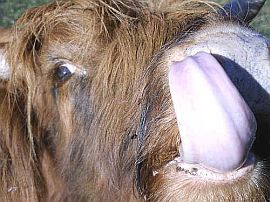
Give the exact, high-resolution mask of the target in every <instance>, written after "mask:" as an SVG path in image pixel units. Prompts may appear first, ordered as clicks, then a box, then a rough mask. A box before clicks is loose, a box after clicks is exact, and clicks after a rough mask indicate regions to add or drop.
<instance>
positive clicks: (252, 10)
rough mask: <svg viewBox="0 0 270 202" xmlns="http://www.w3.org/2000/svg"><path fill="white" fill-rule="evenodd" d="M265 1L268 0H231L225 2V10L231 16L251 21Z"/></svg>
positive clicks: (247, 21)
mask: <svg viewBox="0 0 270 202" xmlns="http://www.w3.org/2000/svg"><path fill="white" fill-rule="evenodd" d="M265 1H266V0H231V1H230V2H229V3H227V4H225V6H224V10H223V11H225V12H226V14H227V15H229V16H233V17H235V18H237V19H239V20H240V21H243V22H246V23H249V22H251V21H252V19H253V18H255V17H256V15H257V14H258V13H259V11H260V10H261V8H262V6H263V5H264V3H265Z"/></svg>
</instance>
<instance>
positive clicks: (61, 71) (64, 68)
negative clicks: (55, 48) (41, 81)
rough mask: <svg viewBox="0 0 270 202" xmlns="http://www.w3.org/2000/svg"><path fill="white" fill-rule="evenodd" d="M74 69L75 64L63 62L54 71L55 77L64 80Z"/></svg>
mask: <svg viewBox="0 0 270 202" xmlns="http://www.w3.org/2000/svg"><path fill="white" fill-rule="evenodd" d="M75 71H76V66H74V65H72V64H68V63H63V64H60V65H58V67H57V68H56V71H55V78H56V79H57V80H58V81H65V80H66V79H68V78H70V77H71V76H72V74H73V73H74V72H75Z"/></svg>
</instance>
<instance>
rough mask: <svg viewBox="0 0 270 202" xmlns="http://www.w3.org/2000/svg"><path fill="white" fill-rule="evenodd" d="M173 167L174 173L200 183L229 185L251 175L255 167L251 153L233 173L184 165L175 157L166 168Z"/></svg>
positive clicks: (196, 165)
mask: <svg viewBox="0 0 270 202" xmlns="http://www.w3.org/2000/svg"><path fill="white" fill-rule="evenodd" d="M172 165H173V166H174V167H175V172H176V173H179V174H180V175H185V176H187V177H188V178H190V177H191V178H196V179H197V180H201V181H202V182H210V183H211V182H214V183H229V182H233V181H236V180H238V179H241V178H244V177H246V176H247V175H249V174H251V173H252V172H253V170H254V168H255V165H256V158H255V156H254V154H253V153H251V152H250V153H249V155H248V157H247V159H246V161H245V163H244V164H243V165H242V167H240V168H238V169H235V170H233V171H229V172H225V173H222V172H220V171H218V170H215V169H213V168H210V167H205V166H204V165H201V164H190V163H185V162H184V161H183V159H182V158H181V157H176V158H175V159H174V160H172V161H171V162H169V164H168V165H167V166H172Z"/></svg>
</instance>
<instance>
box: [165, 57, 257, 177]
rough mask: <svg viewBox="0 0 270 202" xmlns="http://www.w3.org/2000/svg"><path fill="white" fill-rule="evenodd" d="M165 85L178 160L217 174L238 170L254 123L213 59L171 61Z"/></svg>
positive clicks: (251, 116) (245, 155)
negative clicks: (175, 126) (173, 117)
mask: <svg viewBox="0 0 270 202" xmlns="http://www.w3.org/2000/svg"><path fill="white" fill-rule="evenodd" d="M169 85H170V92H171V96H172V100H173V103H174V109H175V113H176V117H177V122H178V126H179V131H180V135H181V147H182V148H181V150H182V158H183V161H184V162H185V163H190V164H200V165H203V166H205V167H207V168H209V169H212V170H215V171H217V172H222V173H225V172H230V171H233V170H236V169H237V168H240V167H241V166H242V165H243V163H244V162H245V160H246V158H247V156H248V153H249V150H250V148H251V146H252V143H253V141H254V139H255V133H256V120H255V117H254V115H253V113H252V111H251V110H250V108H249V107H248V105H247V104H246V102H245V101H244V99H243V98H242V96H241V95H240V93H239V92H238V90H237V89H236V87H235V86H234V85H233V83H232V82H231V80H230V78H229V77H228V76H227V75H226V73H225V71H224V70H223V68H222V66H221V65H220V64H219V63H218V62H217V60H216V59H215V58H214V57H213V56H212V55H211V54H209V53H205V52H199V53H197V54H196V55H194V56H190V57H186V58H184V59H183V60H182V61H180V62H174V63H173V64H172V65H171V67H170V71H169ZM194 126H196V127H194Z"/></svg>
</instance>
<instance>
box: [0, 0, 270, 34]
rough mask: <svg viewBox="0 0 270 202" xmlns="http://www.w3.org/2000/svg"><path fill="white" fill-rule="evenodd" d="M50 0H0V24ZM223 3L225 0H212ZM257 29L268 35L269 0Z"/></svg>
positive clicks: (259, 16)
mask: <svg viewBox="0 0 270 202" xmlns="http://www.w3.org/2000/svg"><path fill="white" fill-rule="evenodd" d="M50 1H51V0H0V26H3V27H8V26H10V25H12V24H13V23H14V22H15V20H16V19H17V18H18V17H19V16H20V15H21V14H22V12H23V11H24V10H25V9H27V8H29V7H33V6H38V5H41V4H44V3H47V2H50ZM214 1H216V2H218V3H225V2H227V1H226V0H214ZM251 25H252V26H253V27H254V28H255V29H256V30H257V31H259V32H262V33H264V34H265V35H267V36H268V37H270V0H267V1H266V4H265V6H264V7H263V9H262V10H261V12H260V14H259V15H258V16H257V17H256V18H255V20H254V21H253V22H252V24H251Z"/></svg>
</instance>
